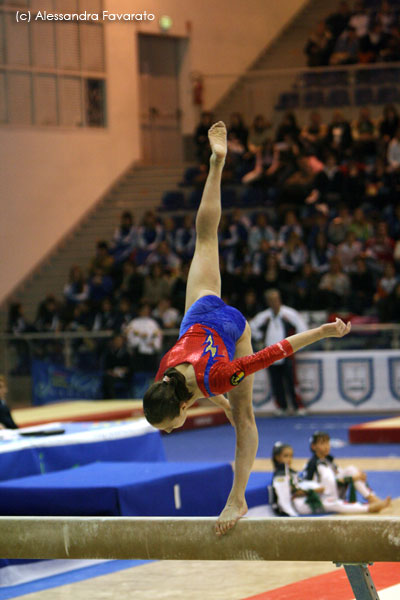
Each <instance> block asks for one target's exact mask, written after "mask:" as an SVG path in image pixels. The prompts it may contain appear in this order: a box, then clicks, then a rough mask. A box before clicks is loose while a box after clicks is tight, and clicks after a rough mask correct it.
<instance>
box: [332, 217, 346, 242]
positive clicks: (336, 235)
mask: <svg viewBox="0 0 400 600" xmlns="http://www.w3.org/2000/svg"><path fill="white" fill-rule="evenodd" d="M348 229H349V224H348V223H347V222H346V221H345V220H344V219H342V217H340V216H337V217H335V218H334V219H332V221H331V222H330V223H329V227H328V240H329V242H330V243H331V244H333V245H334V246H337V245H338V244H341V243H342V242H343V241H344V239H345V237H346V233H347V230H348Z"/></svg>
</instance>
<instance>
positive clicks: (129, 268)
mask: <svg viewBox="0 0 400 600" xmlns="http://www.w3.org/2000/svg"><path fill="white" fill-rule="evenodd" d="M143 289H144V276H143V274H142V273H140V272H139V270H138V268H137V266H136V264H135V263H133V262H131V261H130V260H127V261H125V262H124V263H123V265H122V273H121V278H120V280H119V282H118V284H117V289H116V291H115V294H114V295H115V297H116V298H121V297H122V296H125V297H128V298H129V299H130V300H131V302H133V303H134V304H138V303H139V301H140V299H141V297H142V296H143Z"/></svg>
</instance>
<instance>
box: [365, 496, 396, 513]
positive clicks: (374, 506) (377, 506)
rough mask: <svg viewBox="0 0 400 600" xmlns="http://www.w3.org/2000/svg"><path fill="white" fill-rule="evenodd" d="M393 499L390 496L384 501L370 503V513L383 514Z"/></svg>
mask: <svg viewBox="0 0 400 600" xmlns="http://www.w3.org/2000/svg"><path fill="white" fill-rule="evenodd" d="M391 501H392V499H391V497H390V496H388V497H387V498H385V499H384V500H376V502H370V504H369V505H368V512H371V513H377V512H381V510H383V509H384V508H387V507H388V506H390V503H391Z"/></svg>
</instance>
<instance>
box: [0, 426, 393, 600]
mask: <svg viewBox="0 0 400 600" xmlns="http://www.w3.org/2000/svg"><path fill="white" fill-rule="evenodd" d="M375 418H376V416H372V415H371V416H367V417H366V418H364V417H362V418H361V419H360V417H353V416H315V417H314V416H313V417H306V418H286V419H281V418H279V419H266V418H262V419H261V418H260V419H258V426H259V433H260V446H259V452H258V456H257V460H256V464H255V470H257V471H269V470H271V463H270V460H269V458H268V457H269V453H270V450H271V447H272V444H273V442H274V441H276V440H277V439H281V440H282V441H288V440H290V443H292V445H293V447H294V452H295V457H296V459H295V468H301V467H302V466H303V465H304V462H305V459H307V458H308V455H309V451H308V438H309V435H310V434H311V432H312V431H315V430H316V429H319V430H327V431H329V433H330V435H331V438H332V453H333V454H334V455H335V456H336V457H337V462H338V464H340V465H346V464H355V465H357V466H359V467H360V468H362V469H364V470H367V471H370V472H379V473H380V474H381V475H380V476H379V477H377V479H376V481H381V482H382V484H381V486H382V489H381V490H380V489H375V491H376V493H377V494H378V495H379V494H381V495H385V494H386V493H388V490H389V491H390V492H391V493H392V495H393V502H392V505H391V507H390V508H388V509H386V510H385V511H383V513H382V514H384V515H399V516H400V481H399V479H400V478H398V477H397V476H395V473H396V474H397V473H398V472H399V471H400V447H399V445H395V444H392V445H389V444H380V445H373V444H370V445H368V444H362V445H355V446H350V445H349V444H348V437H347V432H348V428H349V426H351V425H353V424H355V423H357V422H362V421H366V420H369V419H371V420H372V419H375ZM164 443H165V448H166V453H167V459H168V460H170V461H172V460H180V461H182V460H183V461H195V460H203V461H204V460H206V461H208V460H218V461H220V460H231V459H232V456H233V449H234V435H233V431H232V428H230V426H227V425H226V426H220V427H214V428H206V429H201V430H195V431H193V430H192V431H183V432H175V433H173V434H172V435H169V436H165V437H164ZM382 492H383V493H382ZM353 518H357V517H353ZM129 564H130V563H129ZM115 568H119V569H121V570H119V571H116V572H113V573H108V574H101V575H99V574H98V573H97V574H96V573H94V575H95V576H93V572H90V571H89V570H88V571H87V572H86V575H85V570H82V571H81V572H80V573H79V574H75V575H74V576H73V575H72V574H70V575H69V576H66V577H65V578H64V580H63V581H62V582H61V583H60V580H57V581H56V580H54V581H53V583H52V582H51V581H50V580H49V581H48V582H47V583H46V587H47V589H43V590H41V591H37V592H34V593H29V590H27V588H26V586H24V588H23V589H21V592H22V594H21V595H20V596H16V595H13V596H10V595H7V596H2V593H1V591H0V600H1V599H2V598H3V597H4V598H11V597H23V598H26V599H27V600H28V599H29V600H69V599H71V600H72V599H73V600H87V599H91V598H96V599H101V600H108V599H110V600H111V599H113V600H114V599H115V598H123V599H125V598H126V599H128V598H129V599H130V600H131V599H132V600H150V599H151V600H154V599H155V598H157V599H165V600H167V599H172V598H174V599H182V600H183V599H184V600H245V599H246V600H247V599H250V598H254V600H352V599H353V598H354V594H353V592H352V590H351V588H350V585H349V584H348V582H347V578H346V576H345V574H344V570H343V568H340V569H338V568H337V567H336V566H335V565H334V564H330V563H325V562H316V563H310V562H296V563H288V562H269V563H266V562H247V561H246V562H227V561H224V562H217V561H215V562H214V561H210V562H200V561H184V562H183V561H182V562H181V561H164V562H161V561H153V562H145V563H139V561H138V566H134V567H130V568H126V565H124V563H123V562H122V561H119V564H117V565H116V567H115ZM371 573H372V576H373V579H374V581H375V584H376V587H377V589H378V591H379V595H380V598H381V600H394V599H395V598H396V599H398V598H399V597H400V564H399V563H393V564H392V563H390V564H388V563H377V564H376V565H374V566H372V567H371ZM52 585H57V586H58V587H51V586H52ZM33 589H38V588H37V587H36V586H35V588H33ZM15 591H17V590H15Z"/></svg>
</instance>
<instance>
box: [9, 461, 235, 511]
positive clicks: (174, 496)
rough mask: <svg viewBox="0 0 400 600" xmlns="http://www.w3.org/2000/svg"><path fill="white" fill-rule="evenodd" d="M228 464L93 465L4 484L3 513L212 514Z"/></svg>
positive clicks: (227, 482)
mask: <svg viewBox="0 0 400 600" xmlns="http://www.w3.org/2000/svg"><path fill="white" fill-rule="evenodd" d="M232 480H233V472H232V467H231V465H230V464H229V463H222V464H221V463H137V462H135V463H104V462H100V463H94V464H91V465H86V466H84V467H80V468H77V469H69V470H67V471H58V472H55V473H49V474H47V475H41V476H38V475H36V476H31V477H24V478H21V479H16V480H12V481H7V482H2V483H0V514H2V515H60V516H61V515H85V516H90V515H91V516H96V515H111V516H112V515H115V516H117V515H120V516H123V515H125V516H213V515H218V514H219V513H220V512H221V510H222V509H223V507H224V505H225V502H226V498H227V496H228V494H229V491H230V488H231V485H232Z"/></svg>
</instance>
